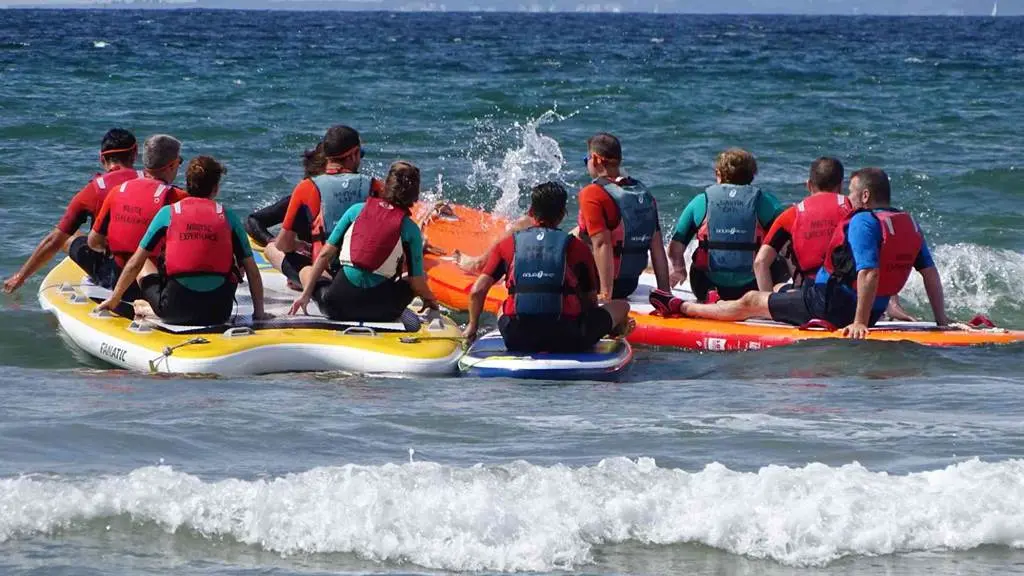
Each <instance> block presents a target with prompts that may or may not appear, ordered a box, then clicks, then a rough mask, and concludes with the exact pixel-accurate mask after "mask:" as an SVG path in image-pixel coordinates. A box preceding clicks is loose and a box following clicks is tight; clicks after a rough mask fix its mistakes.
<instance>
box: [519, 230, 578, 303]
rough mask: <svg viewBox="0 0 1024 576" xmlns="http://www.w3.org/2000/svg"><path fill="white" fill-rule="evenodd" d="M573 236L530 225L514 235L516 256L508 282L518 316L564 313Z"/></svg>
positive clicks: (568, 289)
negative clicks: (568, 257)
mask: <svg viewBox="0 0 1024 576" xmlns="http://www.w3.org/2000/svg"><path fill="white" fill-rule="evenodd" d="M569 238H570V236H569V235H568V234H566V233H565V232H562V231H561V230H558V229H556V228H541V227H536V228H527V229H526V230H522V231H520V232H516V233H515V235H514V236H513V242H514V246H515V256H514V257H513V261H512V270H510V271H509V282H508V284H507V287H508V292H509V296H511V297H512V298H513V299H514V300H513V310H512V312H513V315H515V316H533V317H537V316H549V317H552V318H558V317H560V316H561V315H562V299H563V296H564V295H565V294H567V293H570V292H571V290H570V287H568V286H567V284H566V259H567V256H566V254H567V252H568V250H569Z"/></svg>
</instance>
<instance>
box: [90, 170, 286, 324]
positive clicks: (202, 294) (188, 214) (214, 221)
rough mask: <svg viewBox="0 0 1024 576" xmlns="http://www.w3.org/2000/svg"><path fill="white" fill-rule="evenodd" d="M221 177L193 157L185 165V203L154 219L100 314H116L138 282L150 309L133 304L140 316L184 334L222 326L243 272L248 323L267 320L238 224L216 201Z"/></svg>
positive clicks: (259, 286)
mask: <svg viewBox="0 0 1024 576" xmlns="http://www.w3.org/2000/svg"><path fill="white" fill-rule="evenodd" d="M226 171H227V170H226V168H224V166H223V165H222V164H220V163H219V162H217V161H216V160H215V159H213V158H211V157H209V156H196V157H195V158H193V159H192V160H191V161H190V162H189V163H188V168H187V169H186V176H185V177H186V189H187V191H188V197H186V198H184V199H182V200H179V201H177V202H175V203H173V204H171V205H170V206H164V207H163V208H161V209H160V210H159V211H158V212H157V213H156V216H155V217H154V218H153V220H152V222H151V223H150V224H149V228H148V229H147V230H146V233H145V235H144V236H143V237H142V241H141V242H140V243H139V247H138V248H137V249H136V250H135V253H134V254H132V256H131V257H130V258H129V259H128V262H127V264H126V265H125V267H124V272H123V273H122V274H121V278H120V279H119V280H118V281H117V286H116V287H115V288H114V291H113V293H112V294H111V295H110V297H109V298H107V299H106V300H104V301H103V303H102V304H100V305H99V308H98V310H113V309H115V308H116V307H117V306H118V304H120V302H121V299H122V297H123V296H124V293H125V291H127V290H128V288H129V286H131V285H132V284H133V283H135V281H136V279H138V283H139V286H140V288H141V290H142V294H143V297H144V298H145V301H146V303H148V306H146V305H142V304H139V303H136V306H135V310H136V314H137V315H142V316H145V315H149V314H150V313H153V314H156V315H157V316H159V317H160V319H162V320H163V321H165V322H168V323H170V324H180V325H184V326H211V325H217V324H223V323H225V322H227V321H228V320H229V319H230V318H231V313H232V309H233V307H234V301H235V290H236V289H237V287H238V283H239V282H240V281H241V277H240V276H239V268H241V269H242V270H244V272H245V276H246V278H247V280H248V282H249V293H250V295H251V296H252V307H253V320H257V321H258V320H263V319H265V318H267V317H268V316H267V315H266V314H265V313H264V311H263V282H262V277H261V276H260V271H259V269H258V268H257V267H256V261H255V260H253V257H252V247H251V246H250V245H249V238H248V236H247V235H246V233H245V228H243V227H242V221H241V220H240V219H239V218H238V216H236V215H235V213H234V212H232V211H231V210H228V209H226V208H225V207H224V206H223V205H221V204H220V203H219V202H217V201H215V200H214V198H216V196H217V194H218V192H220V179H221V176H223V175H224V174H225V173H226ZM164 241H166V244H165V248H164V255H165V257H164V260H163V263H162V264H161V265H160V268H159V269H158V268H157V266H156V265H154V264H153V262H152V261H150V256H151V255H152V254H153V251H154V250H155V249H156V247H157V246H158V245H160V244H161V242H164Z"/></svg>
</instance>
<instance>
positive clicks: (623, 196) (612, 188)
mask: <svg viewBox="0 0 1024 576" xmlns="http://www.w3.org/2000/svg"><path fill="white" fill-rule="evenodd" d="M594 184H597V185H598V186H600V187H601V188H603V189H604V191H605V192H607V193H608V195H609V196H611V198H612V200H613V201H614V202H615V206H616V207H617V208H618V209H619V218H621V220H622V222H621V225H620V226H619V228H617V229H616V230H613V231H612V245H613V246H614V254H615V257H616V258H617V259H618V266H617V267H616V270H615V278H616V280H620V279H630V280H633V279H636V278H639V277H640V275H641V274H643V272H644V270H645V269H647V262H648V253H649V252H650V249H651V239H652V238H654V233H655V232H656V231H657V230H658V205H657V204H656V203H655V201H654V196H652V195H651V193H650V192H649V191H648V190H647V187H646V186H644V185H643V183H641V182H640V181H639V180H634V179H632V178H625V179H623V180H620V181H619V182H618V183H616V182H612V181H611V180H608V179H607V178H598V179H597V180H594Z"/></svg>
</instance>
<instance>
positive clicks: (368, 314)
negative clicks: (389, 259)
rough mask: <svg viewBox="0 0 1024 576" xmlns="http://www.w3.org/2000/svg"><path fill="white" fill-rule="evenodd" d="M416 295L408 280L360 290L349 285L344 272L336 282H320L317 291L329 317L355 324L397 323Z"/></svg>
mask: <svg viewBox="0 0 1024 576" xmlns="http://www.w3.org/2000/svg"><path fill="white" fill-rule="evenodd" d="M413 296H414V294H413V292H412V286H410V285H409V283H408V282H407V281H405V280H399V281H398V282H392V281H390V280H388V281H385V282H383V283H381V284H378V285H377V286H374V287H373V288H360V287H359V286H356V285H354V284H352V283H351V282H349V280H348V276H345V271H344V270H338V271H337V272H336V273H335V274H334V279H333V280H328V279H326V278H321V279H319V280H317V283H316V288H315V289H314V291H313V297H314V298H315V299H316V303H317V305H318V306H319V307H320V311H321V312H322V313H323V314H324V315H325V316H327V317H328V318H330V319H331V320H350V321H353V322H393V321H395V320H397V319H398V318H399V317H401V315H402V312H404V311H405V309H406V307H408V306H409V304H410V303H411V302H412V299H413Z"/></svg>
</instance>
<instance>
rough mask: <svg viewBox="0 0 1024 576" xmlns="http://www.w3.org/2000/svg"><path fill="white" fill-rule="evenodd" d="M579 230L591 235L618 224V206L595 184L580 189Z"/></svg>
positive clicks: (611, 228) (610, 228)
mask: <svg viewBox="0 0 1024 576" xmlns="http://www.w3.org/2000/svg"><path fill="white" fill-rule="evenodd" d="M579 225H580V230H581V231H584V232H586V233H587V234H589V235H591V236H593V235H595V234H599V233H601V232H604V231H605V230H614V229H615V228H616V227H617V226H618V225H619V207H618V206H616V205H615V201H614V200H612V198H611V196H609V195H608V193H607V192H605V191H604V188H601V187H600V186H598V185H597V184H590V185H588V186H585V187H584V188H583V189H582V190H580V218H579Z"/></svg>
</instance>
